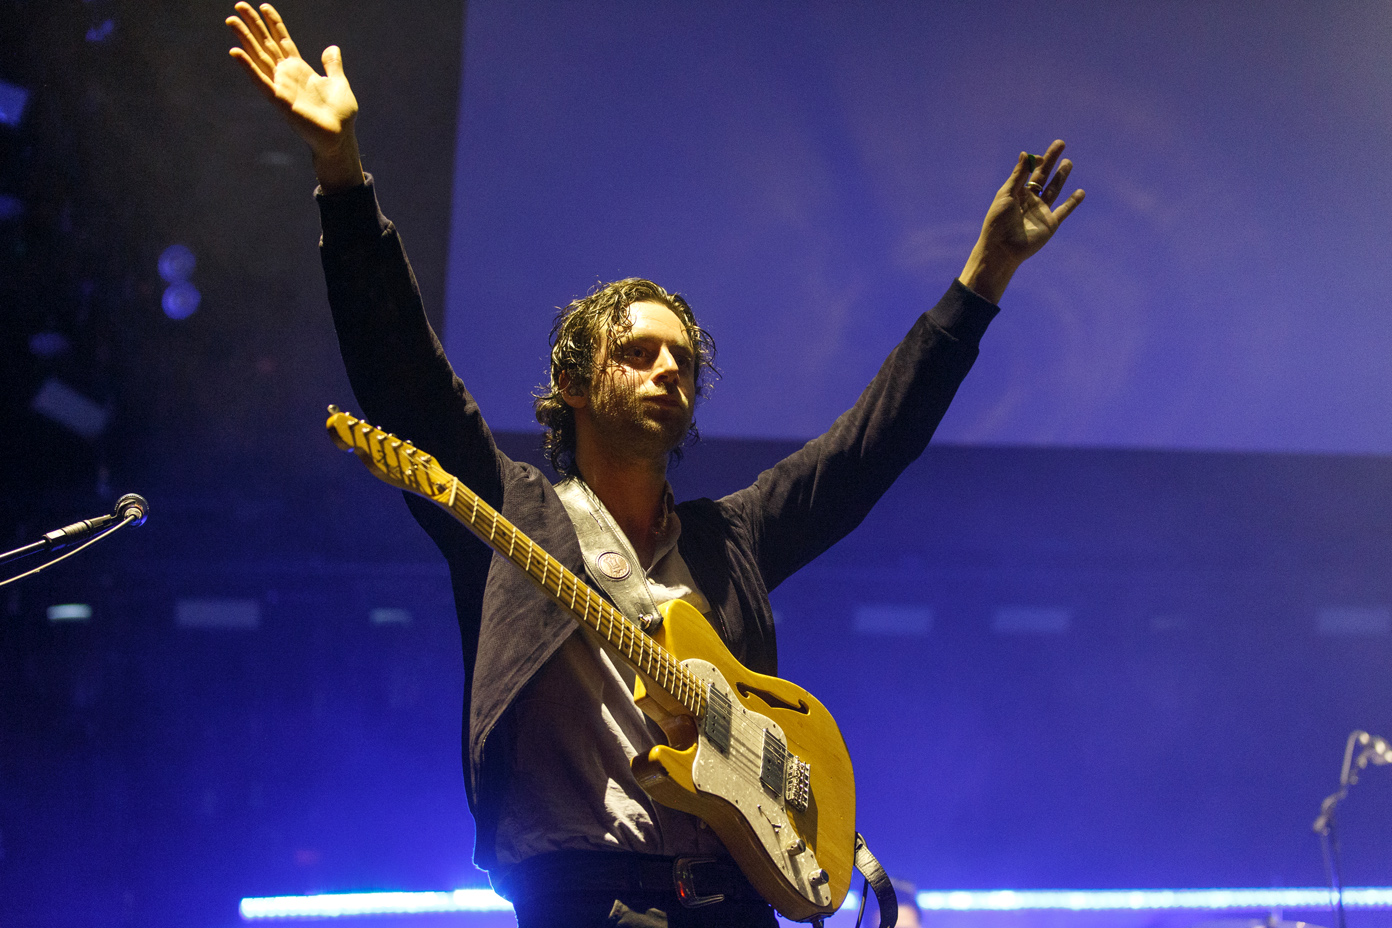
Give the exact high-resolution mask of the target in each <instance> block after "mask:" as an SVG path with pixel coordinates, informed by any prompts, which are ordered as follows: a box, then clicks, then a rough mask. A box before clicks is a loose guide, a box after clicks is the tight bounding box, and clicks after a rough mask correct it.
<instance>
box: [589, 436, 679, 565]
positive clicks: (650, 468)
mask: <svg viewBox="0 0 1392 928" xmlns="http://www.w3.org/2000/svg"><path fill="white" fill-rule="evenodd" d="M575 465H576V469H577V470H579V472H580V478H581V479H582V480H584V481H585V483H586V484H587V485H588V486H589V488H590V490H591V491H592V492H593V493H594V495H595V496H597V497H599V501H600V502H602V503H603V504H604V508H605V509H608V510H609V515H610V516H612V517H613V519H614V522H615V523H617V524H618V526H619V529H620V530H621V531H622V532H623V533H624V535H625V536H626V537H627V538H628V542H629V544H631V545H632V546H633V553H635V554H637V555H638V560H639V561H640V562H641V563H642V567H643V569H644V570H646V569H647V568H649V567H651V566H652V559H653V554H654V553H655V552H656V550H657V538H658V535H659V534H660V532H661V531H662V529H663V525H664V519H665V516H666V493H667V461H666V458H663V459H661V460H645V459H632V458H616V457H614V456H612V455H606V454H604V453H603V452H602V451H600V450H599V449H595V448H586V449H577V454H576V457H575Z"/></svg>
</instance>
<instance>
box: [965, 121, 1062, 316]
mask: <svg viewBox="0 0 1392 928" xmlns="http://www.w3.org/2000/svg"><path fill="white" fill-rule="evenodd" d="M1062 154H1063V142H1062V141H1059V140H1055V141H1054V143H1053V144H1052V145H1050V146H1049V150H1048V151H1046V152H1045V153H1044V157H1042V158H1040V157H1037V156H1035V155H1030V154H1027V153H1025V152H1020V157H1019V159H1017V160H1016V162H1015V170H1013V171H1011V172H1010V177H1009V178H1007V179H1006V181H1005V183H1004V184H1002V185H1001V188H1000V189H999V190H997V191H996V197H995V199H994V200H992V201H991V206H990V208H989V209H988V210H987V211H986V219H985V221H984V222H982V224H981V235H980V237H978V238H977V240H976V246H975V247H974V248H972V252H971V256H970V257H969V258H967V264H966V266H965V267H964V268H962V276H961V277H959V278H958V279H959V280H960V281H962V283H963V284H965V285H966V286H967V287H969V288H970V289H971V290H972V291H974V292H975V293H977V294H979V295H980V296H983V297H985V298H986V299H988V300H990V301H991V302H992V303H999V302H1000V299H1001V296H1003V295H1004V294H1005V288H1006V287H1007V286H1008V285H1009V284H1010V278H1011V277H1013V276H1015V271H1016V270H1018V269H1019V267H1020V265H1021V264H1023V263H1024V262H1025V260H1026V259H1027V258H1029V257H1030V256H1031V255H1033V254H1034V253H1035V252H1037V251H1038V250H1039V249H1041V248H1043V247H1044V245H1045V243H1047V242H1048V241H1049V239H1050V238H1052V237H1053V234H1054V232H1056V231H1057V230H1058V227H1059V226H1060V225H1061V224H1062V223H1063V221H1064V220H1065V219H1067V218H1068V214H1069V213H1071V212H1073V210H1074V209H1076V208H1077V206H1078V204H1079V203H1081V202H1083V197H1084V196H1085V194H1084V193H1083V191H1082V190H1081V189H1078V190H1075V191H1073V193H1072V194H1070V195H1069V197H1068V199H1066V200H1064V201H1063V202H1062V203H1060V204H1059V205H1058V206H1057V207H1055V206H1054V202H1055V201H1056V200H1057V199H1058V197H1059V194H1060V193H1061V192H1062V191H1063V185H1064V182H1065V181H1067V180H1068V175H1069V174H1070V173H1072V171H1073V162H1071V161H1069V160H1068V159H1067V158H1064V159H1063V160H1062V161H1060V160H1059V156H1060V155H1062ZM1056 165H1057V167H1058V170H1057V171H1055V170H1054V168H1055V166H1056ZM1050 174H1053V177H1052V178H1051V177H1050V176H1049V175H1050Z"/></svg>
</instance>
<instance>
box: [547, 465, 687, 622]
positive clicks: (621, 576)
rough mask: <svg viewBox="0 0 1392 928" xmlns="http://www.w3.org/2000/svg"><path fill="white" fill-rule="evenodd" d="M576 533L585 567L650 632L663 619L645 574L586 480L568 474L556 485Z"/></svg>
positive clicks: (630, 546)
mask: <svg viewBox="0 0 1392 928" xmlns="http://www.w3.org/2000/svg"><path fill="white" fill-rule="evenodd" d="M556 495H557V496H559V497H560V498H561V505H563V506H565V509H566V513H567V514H569V516H570V521H571V523H572V524H573V525H574V526H575V536H576V537H577V538H578V539H580V553H581V554H582V555H584V558H585V570H586V571H587V572H588V573H589V575H590V579H592V580H594V582H595V583H596V584H598V585H599V588H600V589H602V590H603V591H604V592H606V593H608V594H609V598H610V599H611V600H613V602H614V605H615V606H618V607H619V611H620V612H622V613H623V614H624V615H626V616H628V617H629V618H631V619H634V620H635V621H636V622H638V624H639V625H641V626H643V630H644V631H652V630H654V629H655V628H657V624H658V623H659V622H661V621H662V618H661V616H662V614H661V613H660V612H658V611H657V604H656V603H655V602H654V601H653V595H652V590H650V589H648V576H647V574H646V573H645V572H644V570H643V565H642V564H640V563H639V562H638V555H637V554H635V553H634V552H633V546H632V545H630V544H629V543H628V539H627V538H626V537H624V533H623V532H621V531H619V527H618V526H617V525H615V524H614V520H613V519H611V518H610V517H609V513H608V512H607V511H606V510H605V508H604V504H603V503H601V502H600V501H599V499H598V498H597V497H596V496H595V495H594V491H593V490H591V489H590V488H589V486H588V485H587V484H586V483H585V481H583V480H581V479H579V478H577V477H567V478H566V479H565V480H562V481H561V482H560V483H558V484H556Z"/></svg>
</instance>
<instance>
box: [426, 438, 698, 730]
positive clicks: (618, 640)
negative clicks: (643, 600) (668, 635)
mask: <svg viewBox="0 0 1392 928" xmlns="http://www.w3.org/2000/svg"><path fill="white" fill-rule="evenodd" d="M421 457H422V455H420V453H419V452H418V453H417V455H416V460H417V462H420V458H421ZM431 464H434V460H433V459H432V460H431ZM433 470H435V471H438V472H439V474H440V475H441V476H446V477H448V482H447V484H446V485H445V486H444V492H443V493H439V494H438V495H437V494H435V493H432V494H431V499H433V500H434V501H435V503H436V504H438V505H439V506H441V507H442V508H444V509H447V510H449V512H450V513H451V514H452V515H453V516H454V517H455V518H456V519H458V520H459V521H460V522H462V523H463V524H464V525H465V526H466V527H467V528H468V529H469V530H470V531H471V532H473V533H474V534H475V535H477V536H478V537H479V538H480V539H481V540H482V541H483V542H484V543H485V544H487V545H488V546H489V547H490V548H492V549H493V550H494V551H496V552H498V553H499V554H501V555H502V556H503V557H505V558H507V559H508V560H509V561H512V563H513V564H516V565H517V566H518V567H519V568H521V570H522V572H523V573H525V574H526V575H527V576H528V577H530V578H531V580H532V582H533V583H535V584H536V585H537V586H538V587H540V588H541V589H542V591H543V592H545V593H546V595H547V596H549V597H551V599H553V600H554V601H555V602H556V603H557V604H559V605H560V606H561V607H563V608H564V609H565V610H566V611H568V612H569V613H570V614H571V615H572V616H573V617H574V618H575V620H576V621H578V622H579V623H580V624H582V625H584V626H585V627H587V628H589V629H592V630H593V631H595V632H596V633H598V634H599V636H600V637H601V638H603V639H604V640H605V641H607V642H608V643H609V644H610V646H612V647H613V648H614V650H615V651H617V652H618V653H619V655H620V656H621V657H622V658H623V659H624V660H625V661H627V662H628V663H629V664H630V665H632V666H633V667H634V669H636V670H638V671H639V672H640V673H642V674H644V675H645V676H647V677H648V678H650V679H651V680H652V681H653V682H654V683H656V684H657V685H658V686H660V687H662V689H663V690H665V691H666V692H668V693H669V694H671V695H672V697H673V698H675V699H676V700H677V701H678V702H680V703H681V704H682V705H683V706H685V707H686V708H687V709H689V710H691V712H692V714H693V715H695V716H696V717H697V718H700V717H702V716H703V715H704V714H705V708H706V699H705V696H704V694H703V689H704V688H703V687H702V685H701V683H700V681H699V680H697V679H696V677H694V676H693V675H692V674H691V673H690V672H689V671H687V670H686V668H684V667H683V666H682V665H681V664H680V663H678V662H677V660H676V658H674V657H673V656H672V655H671V653H670V652H668V651H667V650H666V649H665V648H663V647H661V646H660V645H658V644H657V642H655V641H653V640H652V638H650V637H649V636H648V635H647V634H645V633H644V632H643V630H642V629H641V628H640V627H639V626H638V625H637V624H636V623H635V622H633V621H631V620H629V619H628V618H627V617H626V616H625V615H624V614H623V613H622V612H620V611H619V610H618V609H615V608H614V606H613V605H612V604H611V603H610V602H609V601H608V600H606V599H604V598H603V597H602V596H600V595H599V594H598V593H596V592H595V591H594V590H593V589H591V588H590V586H589V585H588V584H587V583H585V582H584V581H583V580H581V579H580V578H579V577H577V576H576V575H575V573H574V572H572V571H570V570H568V569H567V568H566V567H565V565H563V564H562V563H561V562H560V561H558V560H556V559H555V558H554V557H552V556H551V555H550V554H547V553H546V551H545V550H544V549H542V548H541V547H540V546H539V545H538V544H537V543H536V542H534V541H532V540H531V539H530V538H528V537H527V535H526V534H525V533H524V532H523V531H522V530H521V529H519V528H518V527H517V526H515V525H513V524H512V523H511V522H509V521H508V520H507V519H505V518H503V516H502V514H501V513H500V512H498V510H496V509H494V508H493V507H492V506H490V505H488V503H486V502H484V501H483V499H482V498H481V497H480V496H479V495H478V494H477V493H475V492H474V491H473V490H471V489H469V488H468V487H466V486H465V485H464V484H462V483H460V482H459V479H458V478H456V477H453V476H450V475H448V474H445V472H444V471H441V470H440V469H439V467H438V465H437V466H435V467H434V468H433ZM433 482H434V481H432V483H433Z"/></svg>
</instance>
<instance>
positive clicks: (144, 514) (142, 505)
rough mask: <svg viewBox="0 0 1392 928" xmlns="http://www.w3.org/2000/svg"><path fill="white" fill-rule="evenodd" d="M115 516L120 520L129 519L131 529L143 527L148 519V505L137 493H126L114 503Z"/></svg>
mask: <svg viewBox="0 0 1392 928" xmlns="http://www.w3.org/2000/svg"><path fill="white" fill-rule="evenodd" d="M116 515H117V517H119V518H121V519H130V520H131V527H132V528H134V527H135V526H137V525H144V524H145V520H146V519H148V518H149V517H150V504H149V503H147V502H145V497H143V496H141V495H140V494H139V493H127V494H126V495H125V496H123V497H121V498H120V499H118V500H117V501H116Z"/></svg>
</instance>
